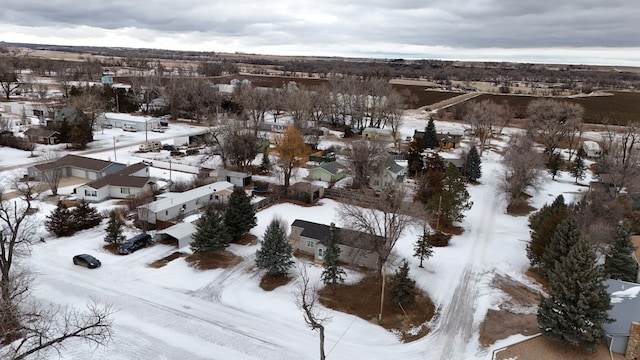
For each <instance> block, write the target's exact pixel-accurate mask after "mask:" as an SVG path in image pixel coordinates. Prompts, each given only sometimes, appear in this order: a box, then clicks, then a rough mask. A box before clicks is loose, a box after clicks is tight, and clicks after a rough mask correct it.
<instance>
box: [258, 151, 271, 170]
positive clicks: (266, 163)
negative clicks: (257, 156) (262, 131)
mask: <svg viewBox="0 0 640 360" xmlns="http://www.w3.org/2000/svg"><path fill="white" fill-rule="evenodd" d="M260 171H262V172H263V173H268V172H269V171H271V159H269V148H268V147H267V148H266V149H264V151H263V152H262V162H261V163H260Z"/></svg>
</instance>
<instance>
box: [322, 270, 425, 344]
mask: <svg viewBox="0 0 640 360" xmlns="http://www.w3.org/2000/svg"><path fill="white" fill-rule="evenodd" d="M380 288H381V282H380V280H378V279H377V278H376V276H375V275H374V274H373V273H369V274H367V275H366V276H365V277H364V278H363V279H362V280H361V281H360V282H358V283H356V284H339V285H337V286H336V288H335V290H332V289H331V287H329V286H326V287H324V288H322V289H320V290H319V291H318V296H319V300H320V302H321V303H322V304H323V305H324V306H326V307H328V308H331V309H334V310H337V311H341V312H345V313H348V314H352V315H355V316H358V317H359V318H362V319H364V320H366V321H369V322H371V323H374V324H378V325H380V326H382V327H384V328H385V329H387V330H390V331H393V332H394V333H396V334H397V335H398V337H399V338H400V339H401V340H402V341H403V342H410V341H414V340H417V339H419V338H422V337H423V336H425V335H427V334H428V333H429V330H430V329H429V327H428V326H427V323H428V322H429V321H430V320H431V319H432V318H433V316H434V314H435V307H434V305H433V303H432V302H431V300H430V299H429V298H428V297H427V296H426V295H425V294H422V293H420V292H418V294H417V295H416V297H415V301H414V303H413V304H406V305H403V306H402V307H401V306H399V305H398V304H396V303H393V302H392V301H391V297H390V296H389V291H388V287H387V291H385V296H384V304H383V307H382V321H379V320H378V315H379V314H380Z"/></svg>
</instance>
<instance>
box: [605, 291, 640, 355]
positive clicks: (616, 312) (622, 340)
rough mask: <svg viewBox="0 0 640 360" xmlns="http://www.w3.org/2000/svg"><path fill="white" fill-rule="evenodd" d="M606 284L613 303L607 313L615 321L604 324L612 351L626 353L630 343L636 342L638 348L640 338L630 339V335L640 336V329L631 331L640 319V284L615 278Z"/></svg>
mask: <svg viewBox="0 0 640 360" xmlns="http://www.w3.org/2000/svg"><path fill="white" fill-rule="evenodd" d="M604 284H605V286H606V287H607V292H608V293H609V295H610V296H611V305H612V307H611V310H609V312H608V314H607V315H608V316H609V318H611V319H613V322H611V323H609V324H605V325H604V326H603V329H604V332H605V334H606V335H607V341H608V342H609V347H610V349H611V351H613V352H616V353H619V354H625V353H626V352H627V351H628V350H629V349H628V348H627V347H628V345H629V344H631V345H632V346H633V344H635V347H636V350H638V349H637V346H638V345H640V339H630V336H631V334H632V333H633V334H635V336H636V337H640V331H634V332H632V331H631V327H632V324H633V323H637V322H638V321H640V284H636V283H630V282H626V281H621V280H613V279H609V280H607V281H605V282H604ZM636 326H640V324H638V325H636ZM631 340H633V341H631Z"/></svg>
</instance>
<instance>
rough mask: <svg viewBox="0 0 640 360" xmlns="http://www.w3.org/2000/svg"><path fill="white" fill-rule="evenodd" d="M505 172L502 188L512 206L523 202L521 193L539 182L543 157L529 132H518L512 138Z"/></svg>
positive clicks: (505, 162) (507, 153)
mask: <svg viewBox="0 0 640 360" xmlns="http://www.w3.org/2000/svg"><path fill="white" fill-rule="evenodd" d="M503 163H504V174H503V176H502V179H501V184H500V187H501V190H502V191H503V192H504V193H505V195H506V196H507V199H508V200H509V205H510V206H517V205H520V204H522V202H523V201H525V200H523V199H522V198H521V196H520V195H521V194H522V193H523V192H524V191H525V190H526V189H527V188H528V187H533V188H535V187H536V186H537V184H538V182H539V176H540V168H541V167H542V159H541V157H540V154H538V153H537V152H536V151H535V149H534V148H533V140H532V139H531V136H528V135H527V134H517V135H515V136H513V137H512V138H511V140H510V141H509V143H508V145H507V150H506V152H505V154H504V159H503Z"/></svg>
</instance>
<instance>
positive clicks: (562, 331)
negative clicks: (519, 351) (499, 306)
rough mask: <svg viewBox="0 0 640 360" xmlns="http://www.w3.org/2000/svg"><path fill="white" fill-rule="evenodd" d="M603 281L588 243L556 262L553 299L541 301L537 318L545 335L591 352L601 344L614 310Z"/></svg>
mask: <svg viewBox="0 0 640 360" xmlns="http://www.w3.org/2000/svg"><path fill="white" fill-rule="evenodd" d="M603 280H604V271H603V269H602V267H601V266H599V265H597V263H596V254H595V251H594V250H593V248H592V247H591V246H590V245H589V243H588V242H587V240H585V239H583V238H578V239H577V242H576V243H575V244H573V246H572V247H571V249H570V250H569V252H568V253H567V255H566V257H564V258H562V259H561V260H558V261H555V263H554V265H553V268H552V270H551V271H549V296H543V297H542V298H541V300H540V305H539V306H538V315H537V317H538V325H539V326H540V328H541V329H542V332H543V334H544V335H546V336H548V337H550V338H553V339H558V340H562V341H566V342H568V343H570V344H572V345H580V344H587V345H588V346H589V348H592V346H593V344H596V343H598V342H600V341H601V340H602V339H603V338H604V331H603V329H602V326H603V325H604V324H605V323H607V322H610V319H608V317H607V311H608V310H609V309H610V308H611V306H610V302H611V299H610V296H609V294H608V293H607V291H606V288H605V286H604V284H603Z"/></svg>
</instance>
